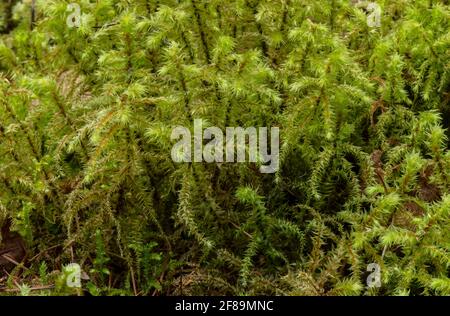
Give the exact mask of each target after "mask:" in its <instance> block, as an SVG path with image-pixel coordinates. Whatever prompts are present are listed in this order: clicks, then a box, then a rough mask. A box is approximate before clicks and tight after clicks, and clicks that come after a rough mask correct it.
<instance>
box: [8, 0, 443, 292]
mask: <svg viewBox="0 0 450 316" xmlns="http://www.w3.org/2000/svg"><path fill="white" fill-rule="evenodd" d="M376 3H377V6H374V5H373V4H372V5H371V6H368V2H363V1H360V2H358V1H348V0H333V1H323V0H308V1H303V0H259V1H255V0H230V1H220V0H209V1H200V0H186V1H176V0H160V1H156V0H148V1H144V0H135V1H125V0H99V1H89V0H82V1H75V0H74V1H73V4H72V5H71V6H69V4H70V1H63V0H45V1H44V0H37V1H25V0H23V1H12V0H11V1H3V2H2V3H1V4H0V12H1V13H0V21H1V22H0V33H1V35H0V226H2V227H3V229H2V238H3V242H2V244H1V246H0V255H2V258H0V292H1V293H3V294H6V295H15V294H39V295H41V294H42V295H46V294H54V295H58V294H88V293H89V294H92V295H176V294H184V295H190V294H197V295H213V294H216V295H225V294H227V295H237V294H241V295H265V294H277V295H450V279H449V266H450V254H449V251H450V221H449V215H450V195H449V188H450V185H449V184H450V154H449V150H448V148H449V140H448V135H449V120H450V112H449V111H450V110H449V108H450V107H449V99H450V97H449V91H450V89H449V82H450V79H449V78H450V77H449V65H450V50H449V48H450V33H449V30H450V7H449V3H448V1H437V0H402V1H383V0H380V1H377V2H376ZM77 8H79V9H80V11H79V12H80V16H78V15H77V12H78V11H77ZM378 8H379V10H378ZM378 13H380V15H379V18H380V19H379V24H378V20H377V16H376V15H377V14H378ZM374 14H375V16H374ZM368 21H369V22H370V23H368ZM194 119H202V120H203V121H202V122H203V124H204V126H217V127H219V128H221V129H225V128H226V127H229V126H241V127H244V128H246V127H278V128H279V130H280V166H279V169H278V170H277V172H276V173H274V174H270V173H268V174H264V173H261V172H259V164H258V163H251V162H247V163H175V162H174V161H173V160H172V159H171V148H172V146H173V145H174V142H173V141H172V140H171V132H172V128H173V127H174V126H177V125H181V126H185V127H188V128H193V124H194ZM10 223H11V227H9V226H10V225H9V224H10ZM6 245H13V248H14V249H16V250H15V251H11V250H8V249H6ZM19 245H20V246H19ZM22 246H23V248H22ZM24 249H26V253H24V251H23V250H24ZM2 250H3V252H2ZM5 254H6V255H7V257H8V258H6V259H5V256H4V255H5ZM8 254H9V256H8ZM69 263H77V264H78V265H79V266H80V267H81V269H82V270H83V272H82V273H81V276H82V277H83V278H82V280H81V288H77V287H70V285H71V283H70V282H67V281H68V280H69V281H70V280H71V279H72V277H73V276H74V275H75V274H77V266H76V265H75V266H74V265H71V266H69ZM373 267H375V268H373ZM377 267H379V268H380V273H381V274H380V275H381V279H380V282H379V284H377V282H375V285H376V286H371V285H373V281H376V273H377V271H376V270H377ZM374 273H375V274H374ZM368 281H369V282H368ZM378 285H379V286H378Z"/></svg>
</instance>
